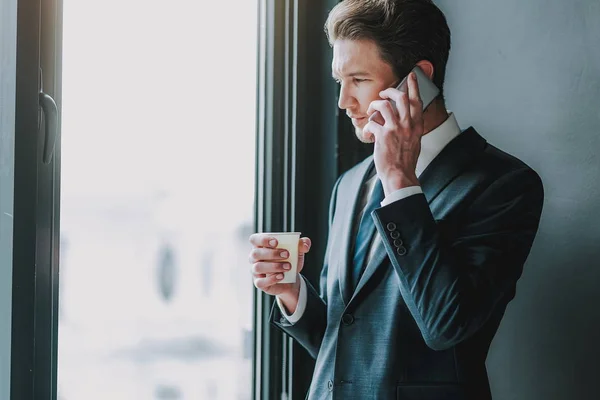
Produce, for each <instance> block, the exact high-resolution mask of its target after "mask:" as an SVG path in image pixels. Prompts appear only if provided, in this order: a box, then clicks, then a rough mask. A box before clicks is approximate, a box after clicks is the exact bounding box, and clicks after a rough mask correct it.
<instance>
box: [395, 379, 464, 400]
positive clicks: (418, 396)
mask: <svg viewBox="0 0 600 400" xmlns="http://www.w3.org/2000/svg"><path fill="white" fill-rule="evenodd" d="M465 399H466V397H465V393H464V391H463V389H462V387H461V386H460V385H459V384H454V383H449V384H410V383H409V384H403V385H398V386H397V387H396V400H465Z"/></svg>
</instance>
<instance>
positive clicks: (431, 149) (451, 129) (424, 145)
mask: <svg viewBox="0 0 600 400" xmlns="http://www.w3.org/2000/svg"><path fill="white" fill-rule="evenodd" d="M460 132H461V131H460V127H459V126H458V122H457V121H456V117H455V116H454V113H452V111H448V118H446V120H445V121H444V122H442V124H441V125H440V126H438V127H437V128H435V129H434V130H432V131H431V132H429V133H427V134H426V135H424V136H423V137H422V138H421V154H420V155H419V159H418V160H417V169H416V173H417V177H419V176H420V175H421V174H422V173H423V171H425V168H427V166H429V164H431V162H432V161H433V160H434V159H435V158H436V157H437V155H438V154H440V153H441V151H442V150H443V149H444V147H446V145H447V144H448V143H450V142H451V141H452V140H453V139H454V138H455V137H457V136H458V135H459V134H460Z"/></svg>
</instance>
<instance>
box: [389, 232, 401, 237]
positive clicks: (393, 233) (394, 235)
mask: <svg viewBox="0 0 600 400" xmlns="http://www.w3.org/2000/svg"><path fill="white" fill-rule="evenodd" d="M390 236H391V237H392V239H398V238H400V232H398V231H394V232H392V233H390Z"/></svg>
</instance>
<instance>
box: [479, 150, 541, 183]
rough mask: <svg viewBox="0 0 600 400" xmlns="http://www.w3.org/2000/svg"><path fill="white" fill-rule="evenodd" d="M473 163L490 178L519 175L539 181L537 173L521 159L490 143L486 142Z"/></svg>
mask: <svg viewBox="0 0 600 400" xmlns="http://www.w3.org/2000/svg"><path fill="white" fill-rule="evenodd" d="M475 165H476V168H477V169H481V170H483V171H485V173H486V175H488V177H489V178H491V179H500V178H502V177H503V176H507V175H519V176H521V177H529V178H531V179H532V180H535V181H540V182H541V178H540V176H539V175H538V173H537V172H536V171H535V170H534V169H533V168H531V167H530V166H529V165H528V164H526V163H525V162H524V161H523V160H521V159H519V158H517V157H516V156H514V155H512V154H510V153H507V152H506V151H504V150H501V149H499V148H498V147H496V146H494V145H492V144H490V143H487V144H486V147H485V149H484V151H483V152H482V154H481V157H479V158H478V162H477V163H476V164H475Z"/></svg>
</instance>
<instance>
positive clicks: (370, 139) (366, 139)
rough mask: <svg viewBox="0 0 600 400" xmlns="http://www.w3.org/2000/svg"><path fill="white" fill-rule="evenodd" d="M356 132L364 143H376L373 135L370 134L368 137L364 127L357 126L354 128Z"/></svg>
mask: <svg viewBox="0 0 600 400" xmlns="http://www.w3.org/2000/svg"><path fill="white" fill-rule="evenodd" d="M354 134H355V135H356V138H357V139H358V140H360V141H361V142H362V143H366V144H370V143H374V142H375V140H374V138H373V136H372V135H369V137H367V136H366V135H365V133H364V131H363V129H362V128H359V127H355V128H354Z"/></svg>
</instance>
